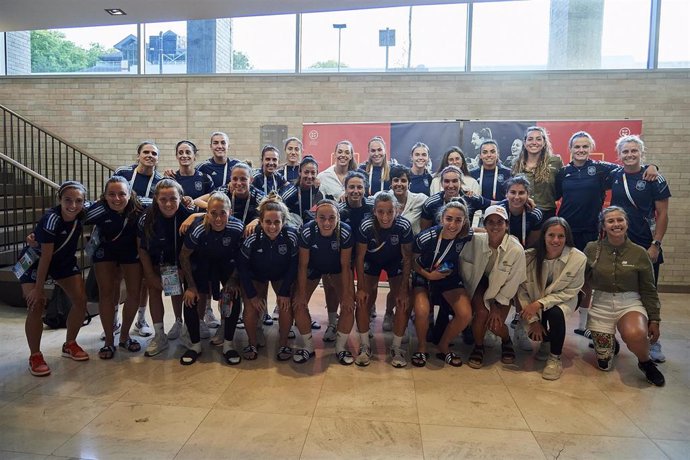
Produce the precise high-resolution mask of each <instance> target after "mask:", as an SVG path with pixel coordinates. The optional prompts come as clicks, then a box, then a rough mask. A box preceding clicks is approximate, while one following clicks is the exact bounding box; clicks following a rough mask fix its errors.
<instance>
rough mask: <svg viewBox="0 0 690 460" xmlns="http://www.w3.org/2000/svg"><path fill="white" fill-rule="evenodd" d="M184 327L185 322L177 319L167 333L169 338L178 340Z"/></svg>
mask: <svg viewBox="0 0 690 460" xmlns="http://www.w3.org/2000/svg"><path fill="white" fill-rule="evenodd" d="M183 327H184V324H182V320H181V319H176V320H175V322H174V323H173V325H172V327H171V328H170V330H169V331H168V333H167V334H166V335H167V336H168V340H176V339H177V338H178V337H179V336H180V332H182V328H183Z"/></svg>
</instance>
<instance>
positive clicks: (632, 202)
mask: <svg viewBox="0 0 690 460" xmlns="http://www.w3.org/2000/svg"><path fill="white" fill-rule="evenodd" d="M623 188H624V189H625V194H626V195H627V196H628V200H629V201H630V204H632V205H633V206H634V207H635V209H637V204H635V200H633V198H632V195H630V189H629V188H628V179H626V174H625V173H623Z"/></svg>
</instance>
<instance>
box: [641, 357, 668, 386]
mask: <svg viewBox="0 0 690 460" xmlns="http://www.w3.org/2000/svg"><path fill="white" fill-rule="evenodd" d="M637 367H639V368H640V370H641V371H642V372H644V376H645V377H647V381H648V382H649V383H651V384H652V385H656V386H658V387H663V386H664V385H665V384H666V379H665V378H664V376H663V374H662V373H661V372H659V369H657V368H656V364H654V362H653V361H652V360H651V359H650V360H649V361H645V362H643V363H637Z"/></svg>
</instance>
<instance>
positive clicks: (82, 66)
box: [6, 24, 137, 75]
mask: <svg viewBox="0 0 690 460" xmlns="http://www.w3.org/2000/svg"><path fill="white" fill-rule="evenodd" d="M6 45H7V70H8V72H7V73H8V75H27V74H45V73H91V74H98V73H137V53H136V51H137V26H136V25H134V24H130V25H124V26H103V27H78V28H71V29H50V30H33V31H24V32H8V33H7V34H6Z"/></svg>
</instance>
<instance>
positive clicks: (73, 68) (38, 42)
mask: <svg viewBox="0 0 690 460" xmlns="http://www.w3.org/2000/svg"><path fill="white" fill-rule="evenodd" d="M106 52H107V50H106V49H105V48H103V46H101V45H100V44H98V43H91V45H90V47H89V49H84V48H82V47H80V46H78V45H76V44H75V43H74V42H72V41H70V40H67V39H66V38H65V34H64V33H62V32H60V31H57V30H34V31H32V32H31V72H32V73H44V72H78V71H79V70H83V69H87V68H89V67H93V66H94V65H96V62H98V57H99V56H101V55H102V54H105V53H106Z"/></svg>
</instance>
